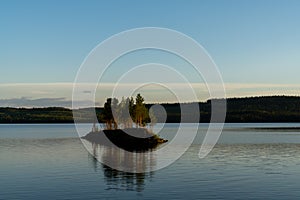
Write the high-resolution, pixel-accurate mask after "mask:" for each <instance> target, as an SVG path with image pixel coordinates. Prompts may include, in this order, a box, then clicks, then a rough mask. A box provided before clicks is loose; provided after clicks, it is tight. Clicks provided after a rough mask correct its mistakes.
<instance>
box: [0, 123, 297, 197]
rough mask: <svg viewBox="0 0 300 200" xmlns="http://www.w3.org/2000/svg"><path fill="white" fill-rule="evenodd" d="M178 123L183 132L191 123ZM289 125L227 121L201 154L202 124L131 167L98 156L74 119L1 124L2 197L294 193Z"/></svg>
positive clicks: (293, 138) (170, 132) (168, 129)
mask: <svg viewBox="0 0 300 200" xmlns="http://www.w3.org/2000/svg"><path fill="white" fill-rule="evenodd" d="M86 126H90V125H86ZM184 126H185V127H186V132H187V133H186V134H189V131H191V130H190V129H189V126H190V125H189V124H185V125H184ZM177 127H178V124H166V125H165V127H164V131H163V132H162V133H160V135H161V137H164V138H166V139H169V140H171V139H172V138H173V136H174V132H175V131H176V128H177ZM289 127H300V123H299V124H298V123H293V124H288V123H285V124H281V123H277V124H226V125H225V128H224V130H223V133H222V135H221V137H220V139H219V141H218V144H217V145H216V146H215V147H214V149H213V151H212V152H210V154H209V155H208V156H207V157H205V158H203V159H199V157H198V153H199V148H200V144H201V143H202V139H203V134H204V133H205V130H206V129H207V124H201V125H200V129H199V131H198V132H199V134H198V136H197V137H196V139H195V140H194V142H193V144H192V145H191V147H190V148H189V149H188V150H187V151H186V153H185V154H184V155H183V156H182V157H181V158H180V159H178V160H177V161H176V162H174V163H173V164H171V165H170V166H168V167H166V168H163V169H161V170H158V171H153V172H147V173H138V174H136V173H127V172H122V171H117V170H114V169H111V168H110V167H108V166H105V165H103V164H101V163H99V162H98V161H97V160H96V159H95V158H94V156H93V155H91V154H90V153H88V151H87V150H86V149H85V148H84V146H83V144H82V142H81V141H80V139H79V137H78V136H77V132H76V130H75V127H74V125H72V124H49V125H34V124H30V125H22V124H20V125H13V124H3V125H0V161H1V164H0V180H1V182H0V199H156V198H159V199H299V198H300V129H288V128H289ZM103 148H104V150H105V151H103ZM99 149H102V151H101V152H102V154H101V155H99V154H97V155H96V156H102V158H103V157H109V156H119V157H120V158H119V159H125V160H126V159H127V161H128V158H127V157H125V158H124V156H123V157H122V155H123V154H122V155H120V154H119V153H118V152H116V151H114V150H111V149H110V150H108V149H106V147H99ZM176 150H178V149H174V151H176ZM97 152H98V151H97ZM103 152H104V153H103ZM150 156H151V155H150ZM130 159H132V158H130ZM134 159H136V158H134ZM151 159H152V162H151V164H152V165H155V159H156V158H155V157H154V158H153V157H151ZM140 162H142V159H141V160H140ZM143 164H144V165H142V166H141V167H149V166H148V165H151V164H149V162H147V163H146V164H145V163H143Z"/></svg>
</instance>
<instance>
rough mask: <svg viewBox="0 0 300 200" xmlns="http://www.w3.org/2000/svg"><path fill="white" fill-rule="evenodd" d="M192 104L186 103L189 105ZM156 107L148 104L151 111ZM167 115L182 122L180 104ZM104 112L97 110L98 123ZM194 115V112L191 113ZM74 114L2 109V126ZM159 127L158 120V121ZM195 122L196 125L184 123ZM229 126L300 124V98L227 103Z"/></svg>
mask: <svg viewBox="0 0 300 200" xmlns="http://www.w3.org/2000/svg"><path fill="white" fill-rule="evenodd" d="M211 101H218V100H217V99H215V100H208V101H207V102H199V103H197V104H199V108H200V122H210V115H211V114H210V113H211ZM189 104H192V103H186V105H189ZM152 105H153V104H146V105H145V107H146V108H147V109H149V108H150V107H151V106H152ZM160 105H162V106H163V107H164V108H165V110H166V112H167V122H168V123H178V122H180V117H181V114H180V113H181V112H180V104H178V103H174V104H173V103H172V104H167V103H164V104H160ZM90 109H94V108H84V109H77V110H75V112H78V113H80V116H81V118H80V119H78V120H79V121H80V122H83V123H84V122H89V123H91V122H94V121H95V119H93V117H92V116H90V114H89V110H90ZM103 112H104V108H96V113H97V118H98V121H99V122H104V121H103V119H101V113H103ZM191 114H192V112H191ZM73 122H74V120H73V114H72V110H71V109H68V108H60V107H48V108H9V107H0V123H73ZM157 122H158V123H159V122H160V121H159V117H158V121H157ZM185 122H193V121H185ZM226 122H227V123H246V122H300V97H290V96H272V97H247V98H229V99H227V115H226Z"/></svg>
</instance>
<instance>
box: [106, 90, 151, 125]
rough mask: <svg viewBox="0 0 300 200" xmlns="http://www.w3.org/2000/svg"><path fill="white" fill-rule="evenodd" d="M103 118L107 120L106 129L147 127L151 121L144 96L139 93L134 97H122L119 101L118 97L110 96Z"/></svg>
mask: <svg viewBox="0 0 300 200" xmlns="http://www.w3.org/2000/svg"><path fill="white" fill-rule="evenodd" d="M101 119H102V120H103V121H104V122H105V126H106V129H108V130H112V129H118V128H119V127H124V128H132V127H133V122H134V123H135V125H136V127H137V128H138V127H145V126H146V125H147V123H148V122H149V121H150V117H149V111H148V109H147V108H146V106H145V103H144V98H143V97H142V96H141V95H140V94H137V96H136V98H135V101H134V99H133V97H131V98H128V97H127V98H126V99H125V98H124V97H123V98H122V100H121V101H120V103H119V100H118V99H117V98H108V99H107V100H106V102H105V104H104V109H103V112H102V114H101Z"/></svg>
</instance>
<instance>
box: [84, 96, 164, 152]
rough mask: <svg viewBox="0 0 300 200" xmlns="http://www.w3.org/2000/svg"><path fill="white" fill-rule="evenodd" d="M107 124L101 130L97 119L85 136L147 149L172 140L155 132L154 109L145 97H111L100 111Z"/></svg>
mask: <svg viewBox="0 0 300 200" xmlns="http://www.w3.org/2000/svg"><path fill="white" fill-rule="evenodd" d="M99 117H100V119H101V121H103V122H105V123H104V124H103V126H104V128H103V129H102V130H100V129H99V128H98V127H97V126H96V123H94V125H93V128H92V131H91V132H90V133H88V134H87V135H86V136H84V137H82V139H85V140H87V141H89V142H91V143H94V144H99V145H106V146H112V145H113V144H114V145H116V146H118V147H120V148H122V149H124V150H127V151H132V152H133V151H147V150H151V149H153V148H155V147H157V146H158V145H159V144H162V143H165V142H167V141H168V140H165V139H163V138H160V137H159V136H158V135H157V134H155V133H154V132H153V126H154V125H155V123H156V118H155V115H154V113H153V111H152V110H148V109H147V108H146V106H145V104H144V98H143V97H142V96H141V95H140V94H137V96H136V98H135V101H134V99H133V97H131V98H126V99H125V98H124V97H123V98H122V100H121V101H120V102H119V100H118V99H117V98H108V99H107V100H106V103H105V104H104V109H103V112H102V113H101V114H100V116H99Z"/></svg>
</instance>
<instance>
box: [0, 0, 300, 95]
mask: <svg viewBox="0 0 300 200" xmlns="http://www.w3.org/2000/svg"><path fill="white" fill-rule="evenodd" d="M299 10H300V1H298V0H289V1H284V0H281V1H279V0H265V1H260V0H248V1H247V0H243V1H240V0H235V1H233V0H223V1H222V0H207V1H201V0H200V1H199V0H195V1H191V0H187V1H183V0H181V1H179V0H172V1H171V0H170V1H168V0H166V1H160V0H151V1H83V0H82V1H67V0H66V1H29V0H28V1H14V0H6V1H5V0H2V1H1V2H0V27H1V33H0V68H1V79H0V84H2V87H1V86H0V92H1V91H3V90H1V88H4V87H5V86H3V84H11V85H13V84H16V83H27V84H32V85H34V84H36V85H39V84H40V83H43V84H51V83H64V84H65V83H72V82H73V81H74V78H75V75H76V73H77V70H78V68H79V66H80V65H81V63H82V62H83V60H84V58H85V57H86V56H87V55H88V53H89V52H90V51H91V50H92V49H93V48H94V47H95V46H96V45H97V44H99V43H100V42H101V41H103V40H104V39H106V38H108V37H110V36H111V35H113V34H116V33H119V32H121V31H125V30H127V29H132V28H137V27H147V26H155V27H156V26H157V27H165V28H170V29H174V30H177V31H180V32H183V33H185V34H187V35H188V36H190V37H192V38H194V39H195V40H196V41H197V42H199V43H200V44H201V45H202V46H203V47H204V48H205V49H206V50H207V51H208V53H209V54H210V55H211V57H212V58H213V60H214V61H215V63H216V64H217V66H218V67H219V69H220V72H221V74H222V77H223V79H224V82H225V84H226V83H227V84H236V85H247V86H249V85H251V84H253V85H257V84H259V85H260V86H261V87H262V88H267V89H268V88H274V87H276V88H277V89H276V90H275V89H274V90H271V92H270V90H269V91H266V92H269V93H270V94H272V91H273V92H274V94H295V95H298V93H297V91H296V90H295V88H297V85H300V79H299V78H298V77H299V74H300V56H299V55H300V12H299ZM280 84H282V85H283V87H282V88H284V89H282V88H281V90H280V91H279V92H278V88H279V89H280V87H278V85H280ZM262 85H265V86H262ZM274 85H275V86H274ZM235 88H236V86H235ZM255 88H256V87H253V88H252V90H254V91H252V93H251V94H250V95H255V94H264V93H262V92H261V91H260V90H259V89H258V90H257V92H256V93H255ZM13 91H15V93H13V92H5V93H4V92H1V95H2V97H1V96H0V99H8V98H20V97H24V95H25V94H24V93H22V91H18V87H16V88H14V89H13ZM239 91H240V93H239ZM292 91H293V92H292ZM8 93H9V94H8ZM269 93H268V94H269ZM266 94H267V93H266ZM234 95H235V96H246V95H248V94H247V93H243V92H242V89H241V90H238V89H236V90H235V93H233V94H232V95H231V96H234ZM52 96H53V94H52ZM27 97H28V98H42V97H45V96H43V95H40V96H39V95H37V94H35V95H33V94H30V95H28V96H27ZM55 97H57V98H61V97H64V98H69V96H61V94H55Z"/></svg>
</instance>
